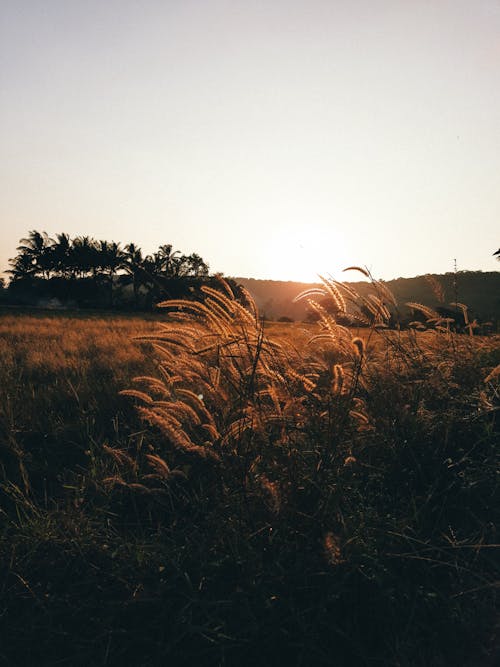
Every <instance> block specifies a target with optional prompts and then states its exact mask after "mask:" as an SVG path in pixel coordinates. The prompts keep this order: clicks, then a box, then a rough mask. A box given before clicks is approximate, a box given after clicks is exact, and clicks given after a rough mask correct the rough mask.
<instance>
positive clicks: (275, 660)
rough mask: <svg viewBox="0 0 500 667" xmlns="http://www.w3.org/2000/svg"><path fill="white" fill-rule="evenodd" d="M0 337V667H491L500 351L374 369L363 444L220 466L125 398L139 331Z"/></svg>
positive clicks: (39, 331) (309, 439)
mask: <svg viewBox="0 0 500 667" xmlns="http://www.w3.org/2000/svg"><path fill="white" fill-rule="evenodd" d="M0 327H1V339H0V341H1V345H2V357H1V359H2V361H1V363H0V375H1V377H0V387H1V388H0V396H1V400H0V406H1V408H0V434H1V444H0V446H1V452H2V458H1V466H2V473H1V481H0V521H1V534H0V557H1V567H0V572H1V574H0V635H1V638H2V641H1V643H0V664H3V665H20V666H21V665H22V666H24V665H82V666H83V665H123V664H126V665H144V666H149V665H151V666H153V665H168V664H172V665H214V666H215V665H254V664H261V665H282V664H283V665H338V666H340V667H341V666H342V665H346V666H348V665H359V666H365V665H366V666H368V665H370V666H371V665H394V666H401V667H403V666H422V667H424V666H433V665H435V666H445V665H470V666H478V667H479V666H482V665H491V666H493V665H495V664H498V660H499V653H498V599H497V597H498V582H499V580H500V577H499V574H500V561H499V551H498V543H499V542H500V537H499V536H498V519H499V506H500V504H499V501H500V497H499V463H500V462H499V458H498V452H499V444H500V438H499V432H500V428H499V423H498V417H497V415H498V406H499V389H498V382H497V380H498V378H497V379H496V380H495V379H494V380H492V381H490V382H488V383H486V384H485V383H484V378H485V377H486V376H487V375H488V373H489V372H490V371H491V369H492V368H493V367H494V366H495V365H496V364H498V363H499V362H500V358H499V354H498V349H495V346H494V345H491V344H489V345H488V346H486V347H485V346H484V345H480V344H478V345H477V346H475V347H474V346H471V347H470V348H469V352H468V353H467V354H466V355H465V354H460V355H458V356H457V357H456V358H455V363H454V364H453V365H452V366H450V365H449V364H448V365H447V366H446V369H445V370H444V369H443V368H439V364H436V363H435V361H436V360H435V359H431V360H429V363H428V364H426V363H425V362H424V361H422V360H421V357H419V358H420V362H419V365H415V367H413V368H412V369H411V371H408V372H406V373H405V374H402V373H399V372H395V371H394V369H392V368H389V366H387V365H385V366H384V365H383V364H377V366H376V367H374V369H373V372H372V373H371V374H370V376H369V378H367V384H366V387H365V388H364V389H363V396H364V400H365V405H366V412H367V414H368V416H369V420H370V428H366V429H364V430H358V429H356V428H354V427H353V426H352V425H350V426H349V425H348V424H345V425H344V427H343V429H342V430H340V431H336V430H335V429H333V430H330V431H329V432H328V438H326V437H325V433H324V431H323V430H322V428H320V426H318V428H317V430H315V427H314V423H315V422H314V419H313V418H312V417H311V421H310V422H309V423H308V429H309V430H308V432H307V433H306V434H304V433H302V434H301V438H302V440H301V442H302V444H303V447H302V448H301V449H300V451H298V450H292V449H290V450H288V451H286V452H284V453H280V454H279V456H278V455H273V457H269V458H266V457H267V454H266V450H265V449H263V450H262V451H259V455H258V457H254V455H253V454H252V452H250V451H247V453H246V460H244V458H245V457H244V454H243V453H242V450H239V452H238V453H237V454H235V455H233V456H231V457H228V458H224V459H223V464H220V465H219V464H217V465H214V464H213V463H212V462H211V461H209V460H205V459H203V458H200V457H198V456H193V455H189V454H187V453H185V452H179V451H170V450H169V451H166V448H165V442H164V438H163V437H162V436H161V435H160V434H159V433H157V432H156V431H154V430H152V429H149V428H148V429H146V428H145V426H144V424H143V423H142V422H140V421H139V420H138V418H137V416H136V414H135V411H134V410H133V409H132V406H131V403H130V400H129V399H128V398H126V397H123V396H120V395H119V391H120V390H122V389H123V388H124V387H129V386H130V384H131V379H132V377H133V376H135V375H139V374H140V375H144V374H149V375H151V374H152V375H154V374H155V373H156V372H157V371H156V361H155V356H154V355H151V354H150V347H148V345H147V344H146V343H142V344H137V343H133V342H131V338H132V337H133V336H134V335H142V334H144V333H147V332H148V331H151V327H152V324H151V323H145V324H142V323H141V322H140V321H138V320H136V319H133V320H120V319H118V320H117V319H113V320H112V321H106V320H101V321H100V320H92V321H86V320H85V319H78V320H77V319H66V318H64V317H60V318H56V319H51V320H50V322H47V321H45V320H43V318H42V319H41V320H40V319H39V318H37V319H36V321H35V320H34V319H32V318H23V316H22V315H18V316H16V317H12V318H3V319H2V320H0ZM290 330H291V331H293V327H292V328H291V329H290ZM382 356H383V355H382ZM311 414H312V415H313V416H314V414H315V413H314V411H312V412H311ZM318 423H319V422H318ZM247 444H248V443H247ZM250 444H252V446H254V445H255V446H257V445H258V444H259V443H254V441H250ZM151 454H153V455H162V456H164V457H165V458H167V454H168V457H169V459H168V460H169V465H170V467H171V469H172V470H175V471H176V473H177V474H175V475H169V476H165V477H164V478H161V475H158V476H157V478H155V479H151V478H150V477H149V478H148V475H150V474H151V472H152V470H151V466H148V459H147V456H148V455H151ZM247 460H251V461H252V465H251V466H248V465H247V464H246V461H247ZM256 461H257V463H256ZM149 462H150V461H149ZM252 466H253V467H255V468H258V471H259V474H258V475H257V474H256V475H254V476H253V477H252V474H253V467H252ZM113 480H114V481H113Z"/></svg>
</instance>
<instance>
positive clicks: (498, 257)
mask: <svg viewBox="0 0 500 667" xmlns="http://www.w3.org/2000/svg"><path fill="white" fill-rule="evenodd" d="M495 255H497V259H498V261H499V262H500V248H499V249H498V250H497V251H496V252H494V253H493V257H494V256H495Z"/></svg>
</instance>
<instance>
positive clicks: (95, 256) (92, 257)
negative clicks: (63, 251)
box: [70, 236, 100, 278]
mask: <svg viewBox="0 0 500 667" xmlns="http://www.w3.org/2000/svg"><path fill="white" fill-rule="evenodd" d="M99 262H100V257H99V253H98V247H97V243H96V241H95V239H93V238H92V237H90V236H77V238H76V239H73V244H72V247H71V252H70V265H71V267H72V269H73V272H74V273H77V274H79V276H80V277H83V276H88V275H89V274H90V273H92V275H93V277H94V278H95V277H96V273H97V269H98V267H99Z"/></svg>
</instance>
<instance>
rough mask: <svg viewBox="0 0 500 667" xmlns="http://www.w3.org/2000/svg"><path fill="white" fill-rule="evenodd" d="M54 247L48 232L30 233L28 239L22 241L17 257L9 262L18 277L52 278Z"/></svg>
mask: <svg viewBox="0 0 500 667" xmlns="http://www.w3.org/2000/svg"><path fill="white" fill-rule="evenodd" d="M53 245H54V241H53V240H52V239H51V238H49V236H48V235H47V232H41V233H40V232H37V231H36V230H32V231H30V232H29V234H28V237H27V238H25V239H21V241H20V245H19V246H18V247H17V251H18V255H17V257H15V258H14V259H13V260H9V262H10V263H11V264H12V265H13V269H14V271H15V273H16V275H17V276H18V277H26V276H32V277H37V276H41V277H42V278H47V279H48V278H50V273H51V271H52V268H53V260H52V252H51V249H52V246H53ZM20 274H24V275H20Z"/></svg>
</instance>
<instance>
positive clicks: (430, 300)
mask: <svg viewBox="0 0 500 667" xmlns="http://www.w3.org/2000/svg"><path fill="white" fill-rule="evenodd" d="M431 275H432V277H433V278H435V279H436V280H437V281H438V282H439V283H440V285H441V286H442V288H443V293H444V303H443V304H440V303H439V301H438V299H437V297H436V295H435V294H434V292H433V290H432V287H431V285H430V283H429V276H416V277H415V278H397V279H395V280H389V281H387V283H386V284H387V286H388V287H389V289H390V290H391V291H392V292H393V294H394V296H395V297H396V299H397V301H398V304H399V305H400V307H401V311H402V312H403V314H404V313H405V308H404V304H405V302H407V301H416V302H419V303H423V304H425V305H428V306H432V307H436V306H438V305H444V306H448V305H449V304H450V303H452V302H453V301H455V289H454V279H455V277H456V282H457V300H458V301H459V302H461V303H465V304H466V305H467V306H468V308H469V311H470V312H471V314H472V315H473V316H474V317H477V318H478V319H480V320H481V321H483V322H484V321H488V320H492V321H495V322H498V321H500V271H490V272H484V273H483V272H482V271H459V272H458V273H457V274H454V273H445V274H442V275H439V274H431ZM235 280H236V282H238V283H240V284H241V285H243V286H244V287H246V289H247V290H248V291H249V292H250V294H251V295H252V296H253V298H254V299H255V301H256V303H257V305H258V307H259V310H260V312H261V314H262V315H264V316H265V317H266V318H268V319H273V320H276V319H279V318H280V317H290V318H292V319H294V320H303V319H304V318H305V317H306V315H307V304H306V303H305V302H304V301H301V302H298V303H294V302H293V299H294V298H295V297H296V296H297V295H298V294H300V292H302V291H304V290H306V289H309V288H310V287H312V286H313V284H311V283H298V282H291V281H280V280H257V279H254V278H235ZM314 284H315V285H318V284H319V283H314ZM350 284H352V285H353V286H354V287H355V288H356V289H357V290H358V291H359V292H361V293H364V292H366V291H367V290H368V288H369V283H366V282H354V283H350ZM406 311H407V309H406Z"/></svg>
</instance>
